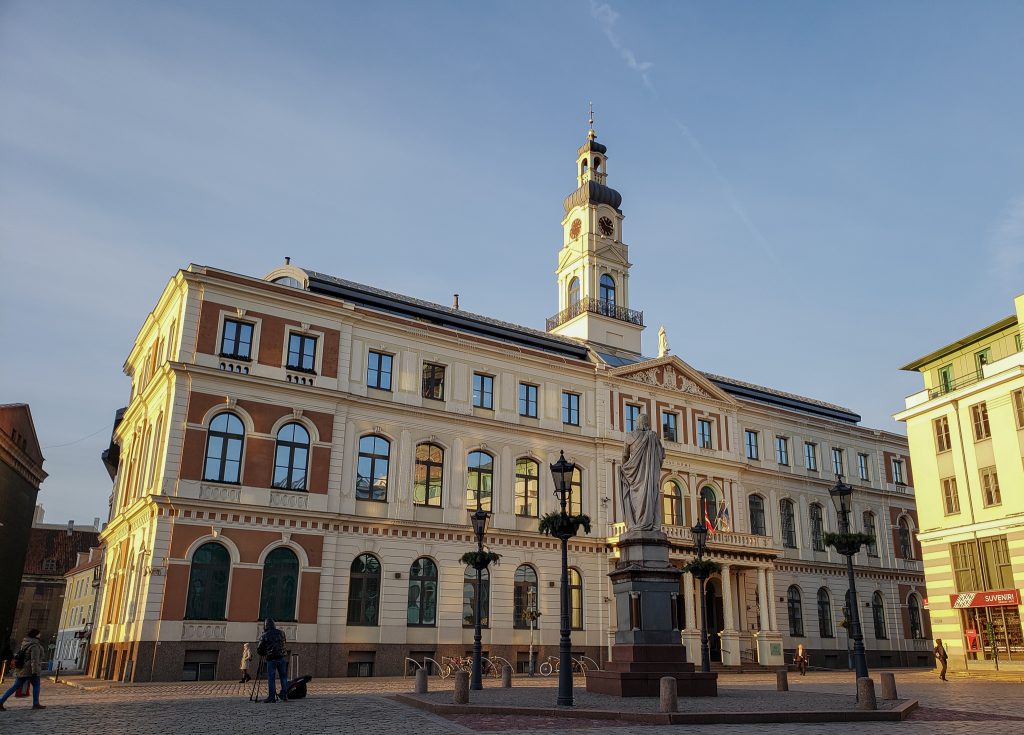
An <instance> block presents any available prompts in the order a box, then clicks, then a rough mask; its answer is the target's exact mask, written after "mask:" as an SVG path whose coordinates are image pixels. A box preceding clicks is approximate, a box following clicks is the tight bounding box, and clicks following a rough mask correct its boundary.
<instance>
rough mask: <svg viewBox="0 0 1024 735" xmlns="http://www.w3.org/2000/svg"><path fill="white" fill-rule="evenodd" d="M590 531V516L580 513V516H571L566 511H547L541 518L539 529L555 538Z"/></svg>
mask: <svg viewBox="0 0 1024 735" xmlns="http://www.w3.org/2000/svg"><path fill="white" fill-rule="evenodd" d="M580 528H582V529H583V533H590V516H588V515H584V514H583V513H580V514H579V515H578V516H571V515H568V514H564V513H545V514H544V516H543V517H542V518H541V519H540V523H539V524H538V526H537V530H538V531H540V532H541V533H543V534H545V535H547V536H554V537H555V538H562V537H565V538H569V537H571V536H575V535H576V534H577V533H579V530H580Z"/></svg>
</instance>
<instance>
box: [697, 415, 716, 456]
mask: <svg viewBox="0 0 1024 735" xmlns="http://www.w3.org/2000/svg"><path fill="white" fill-rule="evenodd" d="M697 446H698V447H700V448H701V449H713V448H714V446H713V445H712V443H711V421H710V420H708V419H697Z"/></svg>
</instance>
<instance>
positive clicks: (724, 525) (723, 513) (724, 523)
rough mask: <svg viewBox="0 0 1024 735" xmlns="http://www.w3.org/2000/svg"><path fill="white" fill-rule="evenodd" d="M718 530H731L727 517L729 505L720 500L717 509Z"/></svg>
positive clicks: (730, 522) (727, 531)
mask: <svg viewBox="0 0 1024 735" xmlns="http://www.w3.org/2000/svg"><path fill="white" fill-rule="evenodd" d="M718 530H719V531H724V532H725V533H729V532H730V531H731V530H732V521H731V520H730V518H729V507H728V506H727V505H726V504H725V501H722V506H721V508H720V509H719V511H718Z"/></svg>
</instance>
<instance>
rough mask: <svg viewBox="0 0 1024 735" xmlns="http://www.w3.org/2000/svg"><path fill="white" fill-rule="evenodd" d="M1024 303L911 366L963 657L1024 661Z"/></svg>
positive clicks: (951, 641)
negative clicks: (1023, 615) (920, 382)
mask: <svg viewBox="0 0 1024 735" xmlns="http://www.w3.org/2000/svg"><path fill="white" fill-rule="evenodd" d="M1015 310H1016V313H1015V314H1013V315H1011V316H1008V317H1006V318H1005V319H1002V320H1000V321H998V322H996V323H995V324H992V325H990V326H988V327H985V328H984V329H981V330H979V331H977V332H975V333H974V334H970V335H967V336H966V337H963V338H962V339H959V340H957V341H955V342H953V343H952V344H949V345H947V346H945V347H942V348H941V349H938V350H936V351H934V352H932V353H931V354H929V355H926V356H924V357H922V358H920V359H918V360H915V361H914V362H912V363H910V364H909V365H906V366H904V368H903V369H904V370H914V371H916V372H919V373H921V375H922V376H923V378H924V390H922V391H920V392H919V393H915V394H914V395H912V396H910V397H908V398H907V401H906V410H904V411H902V412H900V413H899V414H897V415H896V418H897V419H899V420H901V421H905V422H906V423H907V435H908V439H909V442H910V451H911V456H912V457H913V459H914V469H915V472H916V474H917V483H918V484H917V489H918V498H919V503H920V505H919V508H918V512H919V515H920V519H921V532H920V534H919V536H918V538H919V539H920V541H921V544H922V547H923V549H924V563H925V574H926V576H927V579H928V590H929V592H930V598H929V607H930V610H931V615H932V621H933V626H934V630H935V635H936V636H937V637H941V638H942V639H943V641H944V642H945V644H946V647H947V649H948V650H949V653H950V666H951V667H954V668H961V669H962V668H970V669H984V668H990V667H995V666H996V664H997V660H998V664H999V665H1000V666H1003V667H1005V666H1007V665H1016V666H1022V665H1024V638H1022V635H1021V622H1020V610H1021V607H1020V603H1021V599H1020V588H1021V586H1022V585H1024V529H1022V527H1021V523H1020V520H1019V519H1020V516H1021V514H1024V495H1022V493H1021V492H1020V490H1021V488H1024V467H1022V461H1021V458H1022V456H1024V351H1022V350H1021V324H1022V319H1024V295H1021V296H1018V297H1017V298H1016V300H1015Z"/></svg>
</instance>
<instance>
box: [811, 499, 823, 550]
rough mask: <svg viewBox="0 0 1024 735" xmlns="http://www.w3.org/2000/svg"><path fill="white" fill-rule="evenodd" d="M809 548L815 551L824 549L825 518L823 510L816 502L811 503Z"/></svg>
mask: <svg viewBox="0 0 1024 735" xmlns="http://www.w3.org/2000/svg"><path fill="white" fill-rule="evenodd" d="M810 511H811V548H813V549H814V550H815V551H824V550H825V519H824V511H823V510H822V507H821V506H820V505H819V504H818V503H811V507H810Z"/></svg>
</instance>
